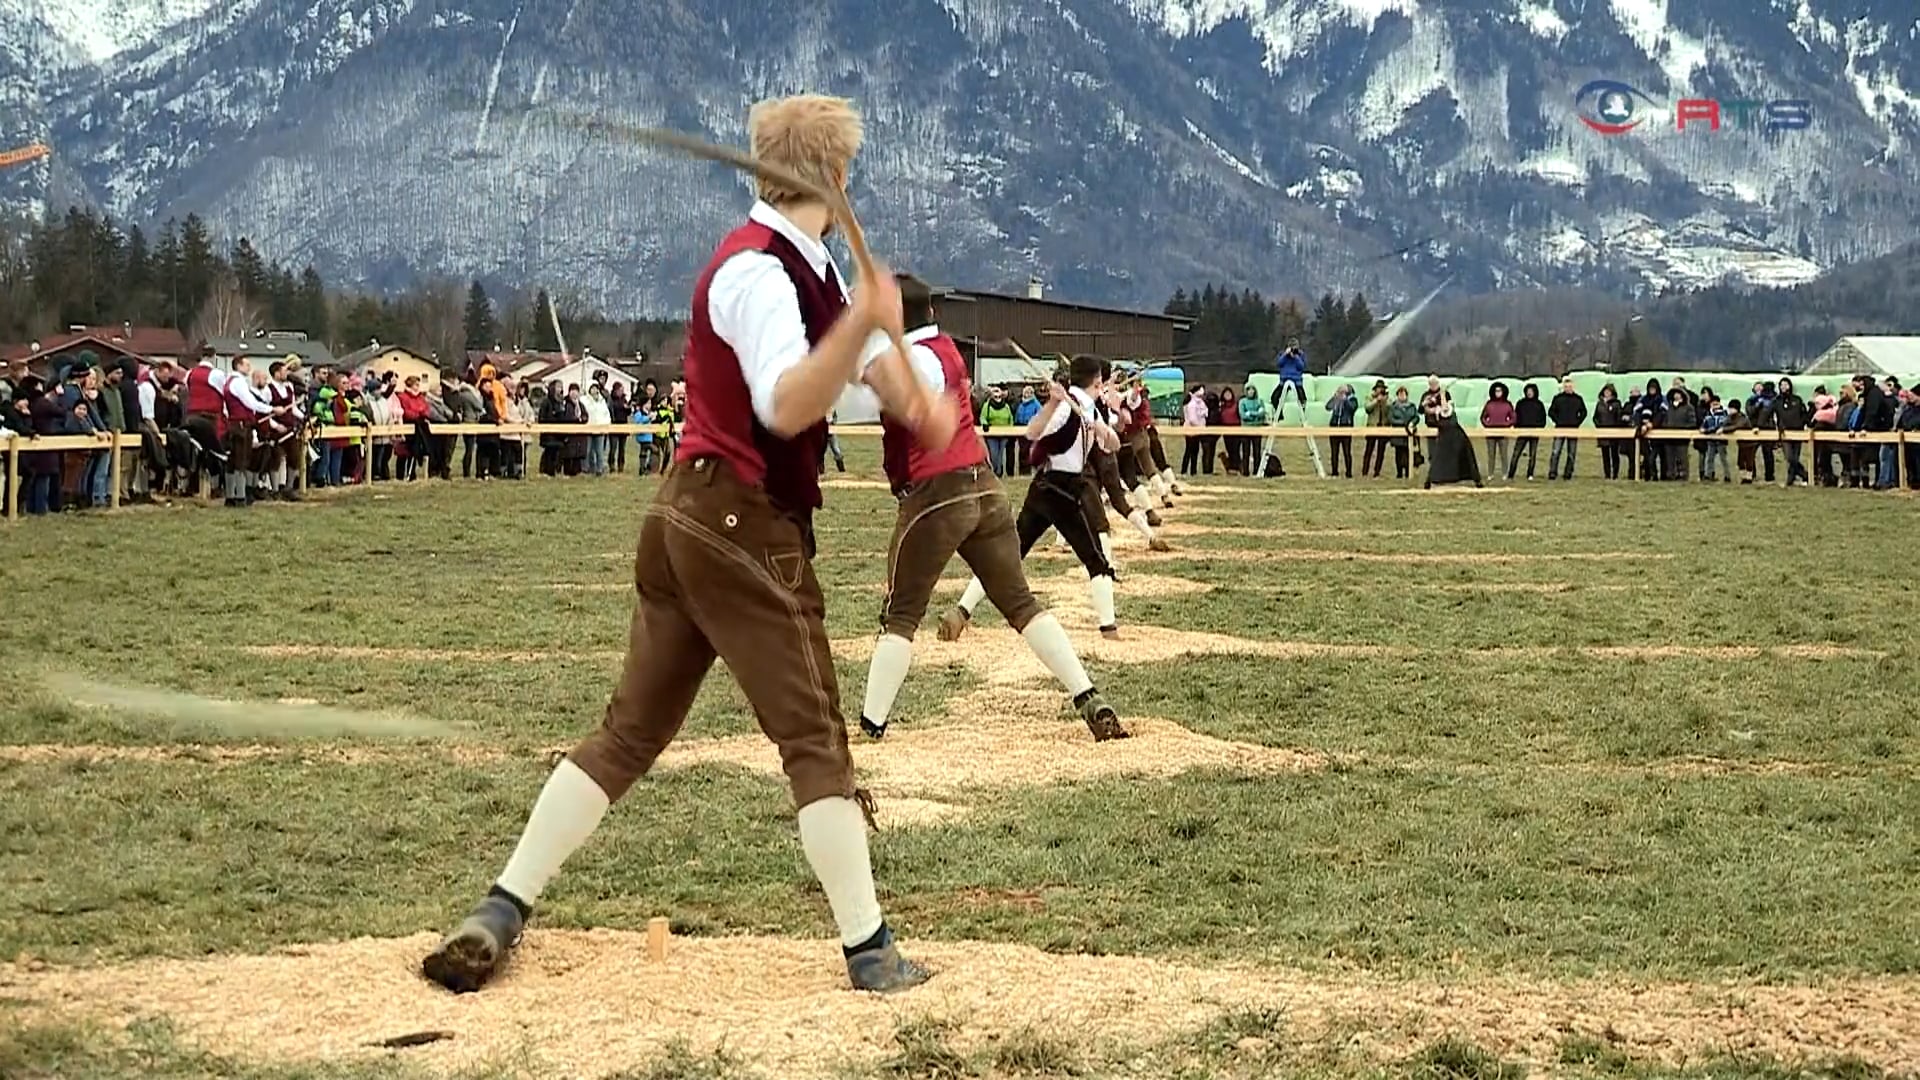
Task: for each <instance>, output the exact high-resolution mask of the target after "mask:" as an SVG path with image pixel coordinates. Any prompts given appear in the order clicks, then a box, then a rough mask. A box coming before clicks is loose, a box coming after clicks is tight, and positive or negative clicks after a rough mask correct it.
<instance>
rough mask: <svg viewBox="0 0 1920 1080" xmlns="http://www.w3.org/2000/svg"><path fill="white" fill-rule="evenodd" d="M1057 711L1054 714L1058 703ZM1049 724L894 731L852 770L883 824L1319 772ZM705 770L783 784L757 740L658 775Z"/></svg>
mask: <svg viewBox="0 0 1920 1080" xmlns="http://www.w3.org/2000/svg"><path fill="white" fill-rule="evenodd" d="M1055 705H1056V709H1057V708H1058V701H1057V700H1056V703H1055ZM1055 715H1056V718H1054V719H1047V720H1029V719H1016V718H1013V717H1002V716H985V717H980V716H976V717H972V718H969V719H968V720H966V721H964V722H947V723H940V724H936V725H930V726H926V727H921V726H918V725H911V724H906V723H896V724H894V725H893V726H892V727H891V728H890V729H889V731H888V732H887V737H886V738H885V739H883V740H881V741H880V742H877V743H876V742H865V741H862V742H858V743H855V744H854V746H853V762H854V768H855V770H856V771H857V772H858V773H859V776H860V782H861V783H862V784H863V785H866V786H868V787H870V788H871V789H872V790H873V791H874V793H875V796H876V798H877V800H878V802H879V805H880V817H881V820H882V823H883V824H884V823H885V820H886V816H887V804H888V803H889V802H890V801H891V800H893V799H895V798H900V797H907V798H914V799H920V798H927V797H938V796H951V795H952V794H954V793H957V792H967V791H975V790H982V789H994V788H1013V787H1044V786H1052V785H1057V784H1069V783H1075V782H1078V781H1082V780H1095V779H1103V778H1106V777H1116V776H1133V777H1156V778H1158V777H1169V776H1178V775H1179V774H1181V773H1184V772H1189V771H1191V770H1194V769H1228V770H1232V771H1234V772H1240V773H1281V772H1297V771H1300V770H1303V769H1314V768H1320V767H1323V766H1324V765H1325V764H1326V757H1325V756H1324V755H1321V754H1315V753H1308V752H1303V751H1297V750H1282V749H1276V748H1273V747H1266V746H1254V745H1251V744H1248V743H1237V742H1228V741H1226V740H1223V739H1216V738H1213V737H1211V736H1208V735H1201V734H1198V733H1196V732H1192V731H1188V730H1187V729H1186V728H1184V727H1181V726H1180V725H1179V724H1176V723H1174V722H1173V721H1171V720H1160V719H1154V718H1143V717H1126V718H1124V723H1125V724H1126V727H1127V730H1128V732H1130V733H1131V734H1132V736H1133V737H1132V738H1129V739H1119V740H1114V741H1111V742H1104V743H1095V742H1094V741H1093V736H1092V735H1091V734H1089V733H1088V732H1087V729H1086V725H1084V724H1082V723H1081V722H1080V721H1079V720H1078V719H1072V720H1063V719H1058V718H1057V717H1058V713H1057V712H1056V714H1055ZM710 764H723V765H735V766H740V767H742V768H747V769H752V770H754V771H755V772H759V773H763V774H765V775H768V776H778V775H780V756H779V752H778V751H777V750H776V749H775V748H774V746H773V744H772V743H770V742H768V741H767V740H766V739H765V738H764V737H762V736H760V735H739V736H732V737H728V738H719V739H699V740H691V739H690V740H684V741H681V742H676V743H674V744H673V745H671V746H669V747H668V748H667V751H666V753H664V754H662V755H661V756H660V762H659V765H658V766H657V767H658V768H662V769H675V768H687V767H689V766H694V765H710ZM912 813H914V811H908V814H910V815H911V814H912Z"/></svg>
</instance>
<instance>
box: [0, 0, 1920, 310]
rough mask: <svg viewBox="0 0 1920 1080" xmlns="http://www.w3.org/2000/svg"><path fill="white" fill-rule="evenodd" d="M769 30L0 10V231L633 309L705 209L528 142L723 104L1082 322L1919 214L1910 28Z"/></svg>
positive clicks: (727, 215) (802, 22) (1715, 13)
mask: <svg viewBox="0 0 1920 1080" xmlns="http://www.w3.org/2000/svg"><path fill="white" fill-rule="evenodd" d="M23 3H24V4H26V5H28V6H27V7H26V8H25V9H24V12H25V15H26V17H27V18H28V19H31V18H32V16H33V13H34V11H35V10H36V7H35V5H41V6H43V9H42V10H44V12H45V13H46V14H44V15H43V16H42V22H41V23H40V24H39V27H40V37H41V38H43V39H46V44H45V45H43V46H42V50H43V53H45V54H46V55H43V56H42V57H41V58H39V59H37V60H36V59H34V58H32V57H27V58H25V59H18V58H15V57H13V56H12V55H11V54H10V53H9V52H8V46H7V44H6V43H7V42H8V41H10V40H12V35H11V34H6V33H4V31H5V30H6V29H7V28H8V26H9V25H10V24H9V23H7V21H6V20H7V19H8V18H9V11H10V10H11V9H10V5H13V6H17V5H20V4H23ZM790 7H791V9H792V10H790V11H788V10H783V11H782V14H781V17H780V18H779V19H777V20H776V19H769V18H767V16H766V10H767V9H766V7H765V5H764V4H760V3H756V2H753V0H598V2H593V3H587V2H581V0H302V2H301V3H298V4H295V3H293V2H291V0H0V93H8V92H10V91H9V90H8V88H9V87H13V86H16V85H25V86H26V87H28V90H29V92H30V93H32V94H35V95H37V96H38V98H39V99H40V100H39V103H38V104H37V105H35V107H34V108H35V110H37V111H35V112H34V113H33V115H37V116H39V117H41V118H42V122H43V123H44V124H45V126H47V127H48V128H50V129H51V131H52V134H53V140H52V141H53V142H54V145H55V147H56V151H57V157H56V161H57V162H58V167H57V168H52V169H39V170H38V173H37V174H30V175H28V176H26V177H25V178H24V179H22V178H20V177H16V176H14V175H11V174H7V173H0V200H7V199H11V200H12V201H14V202H16V203H17V202H19V201H20V200H22V199H24V198H28V197H33V198H45V197H47V196H48V195H49V190H48V185H50V184H57V182H58V178H59V173H60V170H61V169H66V170H71V171H72V175H73V176H74V177H75V179H76V183H78V184H79V185H81V186H82V187H83V188H84V191H85V192H86V193H87V194H89V195H90V196H91V197H92V198H94V199H95V200H97V201H98V202H100V203H101V204H103V205H104V206H106V207H107V208H108V209H110V210H111V211H112V212H114V213H115V214H116V215H118V216H120V217H123V218H133V219H146V218H151V217H160V216H166V215H168V214H177V213H184V212H185V211H188V210H197V211H200V212H202V213H203V214H206V215H208V216H209V217H210V218H211V219H212V220H213V221H214V222H215V223H216V225H217V226H219V227H220V228H221V229H223V230H225V231H226V232H228V233H229V234H231V235H241V234H245V235H248V236H250V237H252V238H253V240H254V241H255V243H256V244H257V245H258V246H260V247H261V248H262V249H263V250H264V251H266V252H267V253H268V254H269V255H271V256H275V257H280V258H289V259H295V260H302V261H304V260H313V261H315V262H316V263H318V264H319V265H320V266H321V268H322V269H323V270H324V271H325V272H327V273H328V274H329V276H330V277H332V278H334V279H336V280H359V281H365V282H371V283H376V284H385V283H394V282H397V281H400V280H403V279H406V278H409V277H412V276H414V275H418V274H425V273H434V272H450V273H454V274H458V275H462V276H464V275H469V274H476V273H477V274H481V275H483V276H489V277H494V278H499V279H505V280H510V281H514V282H517V283H539V284H544V285H548V286H550V287H554V288H561V289H572V290H576V291H578V292H580V293H581V294H583V295H584V296H585V297H586V298H588V299H590V300H592V301H594V302H596V303H597V304H598V305H600V306H601V307H603V308H605V309H607V310H610V311H620V312H650V313H664V312H671V311H674V310H676V309H678V308H680V307H682V306H683V305H684V303H685V297H686V291H687V284H688V280H689V277H690V275H691V273H692V271H693V269H694V267H695V266H696V265H697V263H698V261H699V260H700V258H701V257H702V256H703V255H704V254H705V248H706V245H707V244H708V243H710V241H711V239H712V237H713V235H714V234H715V232H716V230H718V229H720V228H722V227H723V226H724V224H725V223H726V222H728V221H730V220H731V219H732V218H733V217H735V216H736V215H737V214H738V213H739V211H740V208H741V206H742V203H743V188H742V185H741V182H740V181H739V179H738V178H737V177H733V176H731V175H728V174H727V173H725V172H724V171H723V170H720V169H718V168H717V167H710V166H706V165H700V164H695V163H691V162H685V161H678V160H673V159H670V158H666V157H663V156H661V155H660V154H658V153H656V152H653V151H651V150H646V149H642V148H639V147H635V146H631V145H625V144H622V143H621V142H619V141H618V140H616V139H614V138H611V137H609V136H606V135H604V134H597V133H589V132H587V131H584V130H582V129H581V128H580V127H578V126H577V125H572V124H568V123H564V122H561V121H560V120H559V119H558V118H557V114H561V113H567V114H585V115H591V116H596V117H604V118H609V119H614V120H620V121H624V122H631V123H648V124H662V123H664V124H670V125H673V126H676V127H681V128H685V129H689V130H695V131H700V132H703V133H705V134H708V135H710V136H712V137H715V138H718V139H721V140H726V141H732V142H740V141H743V139H744V133H743V130H742V123H743V118H744V114H745V106H746V104H747V103H748V102H749V101H751V100H752V99H754V98H757V97H760V96H764V95H768V94H774V93H781V92H787V91H791V90H796V89H802V88H805V89H817V90H825V91H833V92H839V93H845V94H848V95H850V96H852V97H855V98H857V99H858V100H859V101H860V103H861V106H862V108H863V109H864V110H865V112H866V114H867V116H868V121H869V149H868V151H867V152H866V153H865V154H864V155H863V156H862V159H861V162H860V165H859V168H858V170H857V173H858V175H857V177H856V197H857V205H859V206H860V207H861V208H862V210H863V216H864V218H865V219H866V224H867V227H868V231H869V232H870V233H871V234H872V237H873V239H874V242H875V246H876V247H877V248H878V249H880V250H881V251H883V252H885V253H887V254H889V255H890V256H891V257H893V258H894V259H895V260H896V261H897V262H900V263H902V264H906V265H911V266H913V267H915V268H917V269H920V270H922V271H923V272H924V273H927V274H929V275H931V276H934V277H936V278H940V279H946V280H957V281H964V282H968V283H971V284H975V285H988V286H990V285H996V284H999V285H1007V284H1011V283H1014V282H1018V281H1024V280H1025V278H1026V277H1027V276H1028V275H1029V274H1030V273H1037V274H1038V275H1039V276H1040V277H1042V278H1043V279H1046V280H1048V281H1049V282H1051V283H1053V285H1054V287H1055V290H1056V292H1059V293H1064V294H1069V295H1072V296H1075V297H1078V298H1083V299H1089V300H1094V299H1098V300H1108V301H1113V302H1121V303H1129V304H1143V305H1151V306H1158V304H1159V303H1160V302H1161V301H1162V300H1164V298H1165V297H1166V296H1167V295H1168V294H1169V293H1171V292H1172V290H1173V288H1174V287H1175V286H1177V285H1187V284H1192V283H1194V282H1196V281H1199V280H1203V279H1212V280H1229V281H1233V282H1237V283H1242V284H1245V285H1249V286H1253V287H1257V288H1263V289H1266V290H1268V291H1295V292H1305V291H1311V292H1316V293H1317V292H1318V291H1320V290H1323V289H1327V288H1353V287H1363V288H1366V289H1368V290H1369V291H1370V292H1373V293H1376V294H1386V295H1389V296H1392V295H1406V294H1409V293H1413V292H1415V291H1423V290H1424V288H1425V287H1427V286H1428V285H1429V284H1430V283H1432V282H1435V281H1438V280H1439V279H1441V278H1443V277H1447V276H1452V277H1453V278H1455V280H1456V282H1458V283H1459V284H1460V285H1461V286H1463V287H1466V288H1470V289H1485V288H1495V287H1519V286H1525V285H1528V284H1534V283H1570V282H1587V283H1593V284H1598V285H1603V286H1609V287H1618V288H1625V287H1636V288H1645V289H1651V290H1657V289H1661V288H1665V287H1668V286H1675V285H1681V286H1684V285H1695V284H1703V283H1708V282H1713V281H1718V280H1723V279H1733V280H1746V281H1751V282H1755V283H1765V284H1778V283H1787V282H1794V281H1800V280H1805V279H1807V278H1809V277H1811V276H1813V275H1815V274H1817V273H1819V272H1820V270H1821V269H1822V268H1824V267H1826V266H1828V265H1831V264H1833V263H1835V262H1839V261H1844V260H1851V259H1855V258H1861V257H1866V256H1871V255H1876V254H1879V253H1882V252H1884V251H1886V250H1888V249H1890V248H1892V247H1893V246H1895V245H1897V244H1898V243H1900V242H1902V241H1904V240H1906V239H1908V238H1910V237H1911V236H1912V235H1913V232H1914V226H1915V223H1916V221H1917V220H1920V153H1916V150H1917V148H1916V146H1915V140H1916V138H1920V11H1916V9H1915V6H1914V4H1913V3H1912V0H1696V2H1689V3H1684V4H1683V3H1678V2H1675V3H1669V2H1668V0H889V2H887V3H880V2H878V0H812V2H811V3H804V4H797V5H791V6H790ZM19 15H20V12H17V11H16V12H14V16H15V17H18V16H19ZM15 51H19V50H18V49H16V50H15ZM36 65H37V67H36ZM36 71H50V72H52V74H50V75H45V76H42V77H36V75H35V72H36ZM23 73H24V77H23ZM1594 80H1609V81H1612V82H1616V83H1623V84H1627V85H1628V86H1629V87H1631V89H1632V90H1633V91H1634V92H1635V95H1637V96H1634V97H1633V99H1632V100H1630V101H1627V105H1626V107H1628V108H1631V109H1632V111H1633V115H1635V116H1637V117H1638V118H1639V119H1641V120H1642V124H1641V126H1640V127H1639V128H1638V129H1636V130H1634V131H1632V132H1629V133H1627V134H1624V135H1618V136H1611V137H1610V136H1607V135H1602V134H1600V133H1598V132H1596V131H1594V130H1591V129H1590V128H1589V126H1588V125H1587V124H1586V123H1583V121H1582V114H1581V113H1579V112H1577V111H1576V108H1575V105H1576V102H1575V94H1576V91H1578V90H1579V89H1580V88H1581V87H1583V86H1584V85H1586V84H1588V83H1590V82H1593V81H1594ZM1689 96H1697V97H1711V98H1716V99H1720V100H1722V101H1728V102H1731V101H1733V100H1735V99H1756V100H1759V101H1771V100H1775V99H1795V100H1802V101H1806V102H1809V103H1810V106H1811V113H1812V123H1811V126H1808V127H1806V128H1805V129H1804V130H1785V131H1778V132H1775V133H1772V134H1768V133H1766V132H1765V131H1762V130H1757V129H1756V130H1737V129H1736V128H1737V125H1736V124H1735V122H1734V119H1735V118H1734V116H1733V111H1734V110H1733V108H1732V107H1731V106H1730V107H1729V108H1728V110H1727V112H1726V116H1725V119H1726V123H1724V124H1723V126H1722V128H1721V129H1720V130H1718V131H1711V130H1707V129H1705V128H1704V126H1703V125H1701V124H1700V123H1694V124H1693V125H1692V126H1691V127H1690V129H1689V130H1687V131H1684V132H1678V131H1675V130H1673V128H1674V122H1673V119H1672V116H1671V113H1670V111H1663V110H1668V109H1670V106H1671V104H1672V103H1673V102H1674V101H1675V100H1676V99H1679V98H1683V97H1689ZM1619 97H1620V99H1621V100H1626V99H1627V98H1628V95H1625V94H1622V95H1619ZM1583 104H1584V105H1585V107H1586V110H1587V111H1586V113H1585V115H1586V116H1588V117H1589V118H1594V117H1596V116H1598V114H1597V113H1596V112H1595V109H1596V108H1598V107H1599V105H1600V97H1599V96H1598V95H1594V96H1590V99H1589V100H1588V101H1586V102H1584V103H1583ZM1618 104H1619V103H1618V102H1613V103H1612V104H1611V105H1609V108H1612V107H1613V106H1616V105H1618ZM28 114H29V113H28V112H27V111H26V110H23V111H22V112H21V113H20V115H28ZM1608 115H1609V116H1612V117H1613V118H1615V119H1618V118H1619V116H1618V115H1616V114H1615V113H1609V114H1608ZM8 122H10V121H8V120H4V119H0V124H4V123H8ZM4 134H6V135H7V136H9V137H13V136H14V135H15V133H14V132H13V131H12V130H10V129H9V130H6V131H4ZM8 185H11V186H10V187H9V186H8ZM36 185H37V186H36Z"/></svg>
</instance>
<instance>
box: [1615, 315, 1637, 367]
mask: <svg viewBox="0 0 1920 1080" xmlns="http://www.w3.org/2000/svg"><path fill="white" fill-rule="evenodd" d="M1638 359H1640V339H1639V338H1637V337H1635V336H1633V323H1632V322H1628V323H1627V324H1626V325H1625V326H1622V327H1621V328H1620V337H1619V340H1617V341H1615V342H1614V345H1613V369H1614V370H1615V371H1632V370H1633V365H1634V361H1636V360H1638Z"/></svg>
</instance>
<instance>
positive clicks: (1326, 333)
mask: <svg viewBox="0 0 1920 1080" xmlns="http://www.w3.org/2000/svg"><path fill="white" fill-rule="evenodd" d="M1346 334H1347V307H1346V304H1345V302H1343V301H1342V300H1340V299H1339V298H1338V297H1336V296H1334V295H1333V294H1332V293H1324V294H1322V295H1321V297H1320V303H1319V304H1318V305H1316V306H1315V307H1314V309H1313V322H1312V323H1311V324H1310V325H1309V326H1308V327H1307V337H1308V339H1309V344H1308V346H1307V359H1308V361H1309V362H1310V363H1311V364H1313V365H1314V366H1315V367H1317V368H1319V369H1320V370H1322V371H1331V370H1332V369H1333V366H1334V365H1335V364H1337V363H1339V362H1340V359H1341V354H1342V353H1343V352H1345V349H1344V348H1342V347H1341V343H1342V342H1343V341H1344V340H1345V338H1346Z"/></svg>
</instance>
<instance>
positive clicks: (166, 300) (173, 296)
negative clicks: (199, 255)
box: [152, 218, 187, 330]
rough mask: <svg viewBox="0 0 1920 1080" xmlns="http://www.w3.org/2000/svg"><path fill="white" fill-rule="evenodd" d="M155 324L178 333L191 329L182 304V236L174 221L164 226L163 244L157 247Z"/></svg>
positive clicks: (154, 251)
mask: <svg viewBox="0 0 1920 1080" xmlns="http://www.w3.org/2000/svg"><path fill="white" fill-rule="evenodd" d="M152 261H153V291H154V308H153V321H155V322H157V323H159V324H160V325H161V326H170V327H172V328H173V329H175V330H185V329H186V328H187V324H186V316H184V315H183V314H181V313H182V311H183V310H184V306H183V305H182V304H181V302H180V234H179V226H178V225H177V224H176V223H175V222H174V220H173V219H172V218H168V219H167V222H166V224H165V225H162V226H161V227H160V241H159V243H157V244H155V245H154V247H153V260H152Z"/></svg>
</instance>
